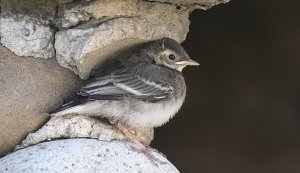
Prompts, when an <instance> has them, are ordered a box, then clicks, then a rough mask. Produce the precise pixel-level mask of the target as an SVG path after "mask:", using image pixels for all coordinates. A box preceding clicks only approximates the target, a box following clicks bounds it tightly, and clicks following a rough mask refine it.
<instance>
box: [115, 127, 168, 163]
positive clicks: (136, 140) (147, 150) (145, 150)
mask: <svg viewBox="0 0 300 173" xmlns="http://www.w3.org/2000/svg"><path fill="white" fill-rule="evenodd" d="M114 126H115V127H116V128H117V129H118V130H120V131H121V132H122V133H123V134H125V135H126V136H127V137H128V138H129V139H130V140H131V141H132V142H134V143H135V144H136V145H137V146H138V149H139V150H140V151H141V152H143V153H144V154H145V156H147V157H148V158H149V159H150V161H151V162H152V163H153V164H154V165H156V166H158V165H157V164H156V162H158V163H160V164H165V163H166V162H163V161H161V160H159V159H157V158H156V157H155V156H154V155H153V154H152V153H151V151H150V148H149V147H147V146H145V145H144V144H143V142H142V140H141V139H140V138H139V137H138V136H136V135H135V134H134V133H133V132H131V131H130V130H129V129H128V128H126V127H125V126H124V125H123V124H121V123H120V122H117V123H115V124H114ZM155 161H156V162H155Z"/></svg>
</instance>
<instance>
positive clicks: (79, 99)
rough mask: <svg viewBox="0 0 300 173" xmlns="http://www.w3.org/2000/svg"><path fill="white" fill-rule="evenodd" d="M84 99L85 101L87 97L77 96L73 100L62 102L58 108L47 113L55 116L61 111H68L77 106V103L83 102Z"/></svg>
mask: <svg viewBox="0 0 300 173" xmlns="http://www.w3.org/2000/svg"><path fill="white" fill-rule="evenodd" d="M86 101H87V97H82V96H77V97H76V98H75V99H74V100H72V101H70V102H67V103H65V104H63V105H62V106H61V107H60V108H58V109H56V110H54V111H52V112H49V114H51V115H54V116H55V115H57V114H60V113H63V112H69V111H67V110H69V109H71V108H75V107H78V105H81V104H84V103H85V102H86Z"/></svg>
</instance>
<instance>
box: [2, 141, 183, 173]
mask: <svg viewBox="0 0 300 173" xmlns="http://www.w3.org/2000/svg"><path fill="white" fill-rule="evenodd" d="M135 148H136V146H135V145H134V144H132V143H129V142H125V141H111V142H105V141H100V140H96V139H66V140H57V141H50V142H44V143H39V144H37V145H34V146H31V147H27V148H24V149H21V150H18V151H15V152H14V153H11V154H9V155H7V156H5V157H3V158H1V159H0V172H2V173H6V172H14V173H40V172H64V173H68V172H70V173H71V172H72V173H82V172H85V173H89V172H91V173H92V172H106V173H125V172H132V173H166V172H167V173H178V172H179V171H178V170H177V169H176V168H175V167H174V166H173V165H172V164H171V163H170V162H169V161H168V160H167V159H166V158H165V157H164V156H162V155H161V154H160V153H158V152H157V151H154V150H153V151H151V153H152V154H153V155H154V156H155V157H156V158H157V159H159V160H160V161H162V162H165V163H158V162H157V163H156V164H157V165H155V164H153V162H151V161H150V160H149V158H148V157H146V156H145V155H144V154H143V153H141V152H138V151H137V150H136V149H135Z"/></svg>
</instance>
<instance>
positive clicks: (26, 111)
mask: <svg viewBox="0 0 300 173" xmlns="http://www.w3.org/2000/svg"><path fill="white" fill-rule="evenodd" d="M80 83H81V80H80V79H79V78H78V77H77V76H75V75H74V73H73V72H71V71H69V70H67V69H65V68H63V67H61V66H60V65H59V64H58V63H57V62H56V60H55V59H50V60H44V59H35V58H32V57H18V56H16V55H14V54H13V53H12V52H10V51H9V50H8V49H6V48H4V47H2V46H0V90H1V92H0V105H1V106H0V124H1V125H0V146H1V147H0V156H2V155H4V154H6V153H7V152H8V151H10V150H11V149H12V148H13V147H14V146H15V145H17V144H18V143H20V142H21V140H22V139H24V138H25V137H26V135H27V134H28V133H30V132H33V131H35V130H37V129H38V128H40V127H41V126H42V125H43V124H44V123H45V122H46V121H47V120H48V118H47V117H46V116H43V115H41V114H42V113H45V112H48V111H50V110H53V109H55V108H56V107H58V106H59V105H60V104H62V102H63V100H64V98H66V97H67V96H69V95H71V94H72V93H73V92H74V91H75V90H76V88H78V86H79V84H80Z"/></svg>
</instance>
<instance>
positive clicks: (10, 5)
mask: <svg viewBox="0 0 300 173" xmlns="http://www.w3.org/2000/svg"><path fill="white" fill-rule="evenodd" d="M55 17H56V2H55V1H52V0H40V1H23V0H2V1H1V16H0V37H1V43H2V44H3V45H4V46H5V47H7V48H9V49H10V50H11V51H13V52H14V53H15V54H17V55H19V56H33V57H39V58H45V59H47V58H51V57H54V56H55V50H54V46H53V43H54V32H55V29H54V28H52V27H51V26H52V25H53V22H54V20H55Z"/></svg>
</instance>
